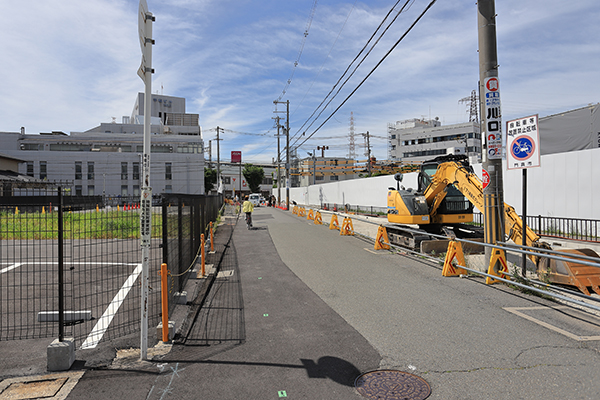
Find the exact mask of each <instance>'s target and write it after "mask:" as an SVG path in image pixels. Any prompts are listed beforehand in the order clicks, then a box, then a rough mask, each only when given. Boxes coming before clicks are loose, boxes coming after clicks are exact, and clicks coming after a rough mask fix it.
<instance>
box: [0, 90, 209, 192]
mask: <svg viewBox="0 0 600 400" xmlns="http://www.w3.org/2000/svg"><path fill="white" fill-rule="evenodd" d="M152 102H153V104H152V115H151V117H152V118H151V121H152V124H151V132H152V135H151V165H150V186H151V187H152V188H153V192H154V193H155V194H159V193H161V192H165V193H171V192H172V193H187V194H203V193H204V148H203V140H202V134H201V129H200V126H199V125H198V114H187V113H186V112H185V99H183V98H180V97H172V96H162V95H152ZM143 103H144V94H143V93H139V94H138V97H137V100H136V104H135V107H134V110H133V112H132V115H131V117H123V120H122V123H116V122H113V123H102V124H100V125H99V126H97V127H95V128H92V129H90V130H88V131H86V132H71V134H66V133H63V132H57V131H55V132H51V133H40V134H26V133H25V130H24V129H23V128H22V129H21V132H1V133H0V146H1V148H2V150H3V154H5V155H6V156H10V157H14V158H18V159H22V160H24V161H25V162H24V163H22V164H21V165H20V167H19V172H20V173H23V174H26V175H29V176H32V177H35V178H39V179H42V180H48V181H63V182H68V183H69V184H72V187H73V189H72V190H73V191H74V194H77V195H99V194H105V195H109V196H128V195H134V196H137V195H139V194H140V187H141V186H142V185H141V181H140V178H141V174H142V171H141V165H142V164H141V155H142V153H143V131H144V126H143V110H144V106H143Z"/></svg>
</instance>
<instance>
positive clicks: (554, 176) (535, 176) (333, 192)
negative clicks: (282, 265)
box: [273, 149, 600, 219]
mask: <svg viewBox="0 0 600 400" xmlns="http://www.w3.org/2000/svg"><path fill="white" fill-rule="evenodd" d="M541 165H542V166H541V167H539V168H532V169H529V170H528V176H527V182H528V195H527V197H528V204H527V214H528V215H543V216H552V217H566V218H584V219H600V149H591V150H581V151H574V152H570V153H558V154H549V155H542V161H541ZM473 168H474V170H475V173H476V174H477V176H479V177H480V179H481V164H476V165H473ZM503 176H504V201H505V202H506V203H507V204H510V205H511V206H513V207H514V208H515V209H516V210H517V212H518V213H521V208H522V207H521V205H522V202H523V200H522V193H521V192H522V187H523V184H522V176H523V173H522V171H521V170H510V171H509V170H507V169H506V165H504V173H503ZM401 185H403V186H405V187H406V188H415V189H416V187H417V173H410V174H405V175H404V179H403V182H402V183H401ZM388 187H394V188H395V187H396V181H395V180H394V177H393V175H386V176H379V177H374V178H362V179H354V180H349V181H341V182H332V183H325V184H320V185H312V186H308V187H300V188H290V199H291V200H293V201H295V202H296V203H298V204H301V205H319V204H322V203H335V204H338V205H342V204H351V205H353V206H355V205H360V206H373V207H387V190H388ZM273 193H274V194H275V195H277V189H274V190H273Z"/></svg>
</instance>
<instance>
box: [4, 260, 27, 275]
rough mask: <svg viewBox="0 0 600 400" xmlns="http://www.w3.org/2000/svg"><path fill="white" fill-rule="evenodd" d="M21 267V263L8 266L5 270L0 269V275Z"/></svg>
mask: <svg viewBox="0 0 600 400" xmlns="http://www.w3.org/2000/svg"><path fill="white" fill-rule="evenodd" d="M21 265H23V263H18V264H13V265H9V266H8V267H6V268H2V269H0V274H3V273H5V272H8V271H10V270H13V269H15V268H19V267H20V266H21Z"/></svg>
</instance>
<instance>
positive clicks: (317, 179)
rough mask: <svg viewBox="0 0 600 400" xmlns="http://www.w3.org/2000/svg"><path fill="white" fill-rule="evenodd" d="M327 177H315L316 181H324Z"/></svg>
mask: <svg viewBox="0 0 600 400" xmlns="http://www.w3.org/2000/svg"><path fill="white" fill-rule="evenodd" d="M324 179H325V177H324V176H323V175H319V176H315V181H322V180H324Z"/></svg>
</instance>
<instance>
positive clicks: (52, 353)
mask: <svg viewBox="0 0 600 400" xmlns="http://www.w3.org/2000/svg"><path fill="white" fill-rule="evenodd" d="M46 355H47V358H48V360H47V368H48V371H67V370H68V369H69V368H71V365H73V363H74V362H75V339H73V338H65V339H64V340H63V341H62V342H59V341H58V339H54V341H53V342H52V343H50V345H49V346H48V347H47V348H46Z"/></svg>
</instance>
